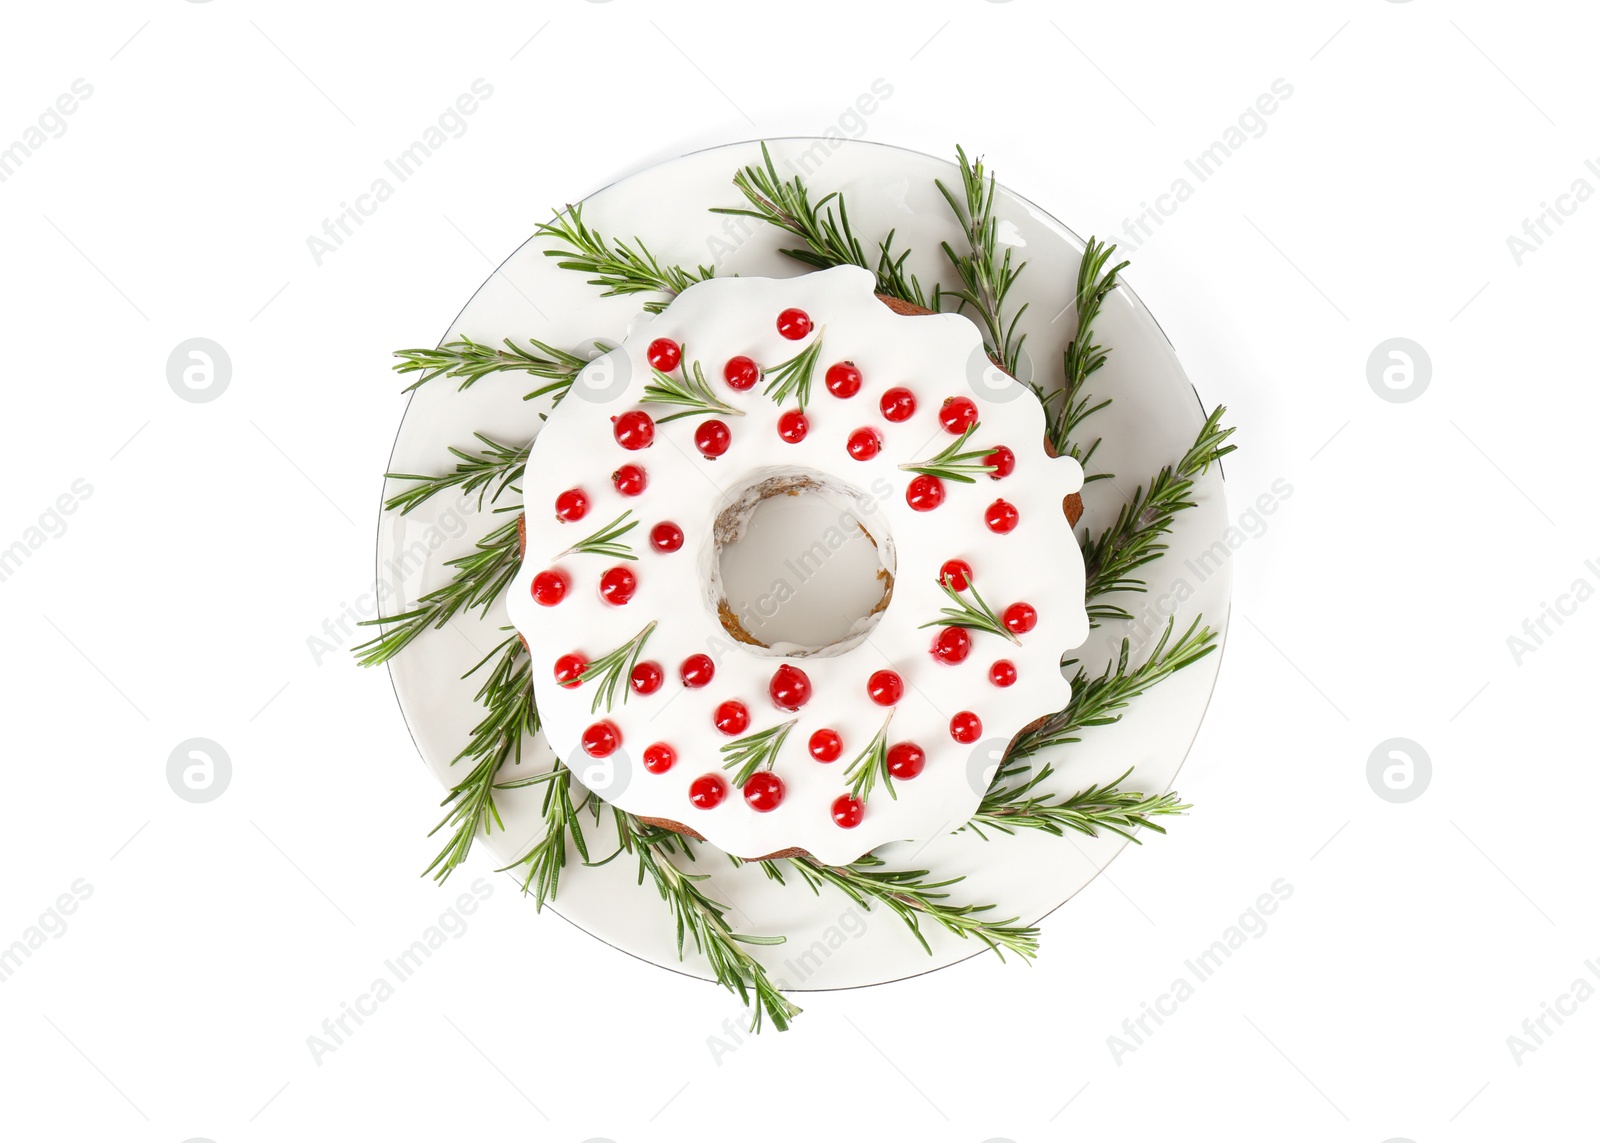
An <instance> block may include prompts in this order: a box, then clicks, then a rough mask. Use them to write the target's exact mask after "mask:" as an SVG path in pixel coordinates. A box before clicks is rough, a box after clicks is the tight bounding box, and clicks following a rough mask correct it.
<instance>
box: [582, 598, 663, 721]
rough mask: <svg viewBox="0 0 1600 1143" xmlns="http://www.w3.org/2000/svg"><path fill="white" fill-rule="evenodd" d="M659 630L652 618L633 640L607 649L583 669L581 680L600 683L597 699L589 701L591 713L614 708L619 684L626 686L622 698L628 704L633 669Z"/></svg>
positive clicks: (595, 693) (596, 689)
mask: <svg viewBox="0 0 1600 1143" xmlns="http://www.w3.org/2000/svg"><path fill="white" fill-rule="evenodd" d="M655 629H656V621H655V620H654V619H652V620H651V621H650V622H649V623H646V624H645V625H644V626H643V627H642V628H640V629H639V633H638V634H637V635H635V636H634V637H633V638H632V639H629V640H628V641H627V642H626V643H624V644H622V646H620V647H617V648H616V649H615V650H612V651H607V652H606V653H605V654H604V655H601V656H600V657H599V658H598V659H596V660H595V661H594V662H592V663H590V664H589V665H588V666H587V667H585V668H584V669H583V672H582V673H581V674H580V675H579V676H578V682H579V683H588V682H593V681H595V680H599V683H600V685H599V686H597V687H596V688H595V691H594V701H593V702H592V703H590V704H589V713H590V714H594V713H596V712H597V711H599V709H600V707H601V706H602V705H603V706H604V707H605V708H606V709H607V710H610V709H611V708H612V707H613V706H614V705H615V704H616V696H617V688H618V687H621V688H622V701H623V702H624V703H626V702H627V701H628V696H629V695H630V694H632V693H633V688H632V687H631V686H630V685H629V680H630V679H631V677H632V675H633V668H634V667H636V666H638V665H639V656H640V655H642V654H644V645H645V642H646V641H647V640H648V639H649V638H650V633H651V632H652V631H654V630H655Z"/></svg>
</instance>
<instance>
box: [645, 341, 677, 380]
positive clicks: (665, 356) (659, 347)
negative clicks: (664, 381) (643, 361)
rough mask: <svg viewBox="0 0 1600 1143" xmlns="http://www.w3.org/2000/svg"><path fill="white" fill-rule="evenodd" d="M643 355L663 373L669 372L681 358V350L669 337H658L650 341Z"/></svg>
mask: <svg viewBox="0 0 1600 1143" xmlns="http://www.w3.org/2000/svg"><path fill="white" fill-rule="evenodd" d="M644 355H645V356H646V357H648V358H649V359H650V364H651V365H652V366H654V367H655V368H657V369H659V370H661V372H663V373H671V372H672V371H673V370H674V369H676V368H677V367H678V362H679V361H681V360H682V359H683V350H681V349H679V348H678V343H677V342H675V341H673V340H672V339H671V338H670V337H658V338H656V339H655V340H654V341H652V342H651V343H650V348H648V349H646V350H645V354H644Z"/></svg>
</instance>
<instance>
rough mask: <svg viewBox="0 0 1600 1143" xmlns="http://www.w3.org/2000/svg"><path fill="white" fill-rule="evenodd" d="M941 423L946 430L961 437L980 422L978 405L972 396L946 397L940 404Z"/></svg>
mask: <svg viewBox="0 0 1600 1143" xmlns="http://www.w3.org/2000/svg"><path fill="white" fill-rule="evenodd" d="M939 423H940V424H941V425H943V426H944V431H945V432H947V433H949V434H950V435H951V436H955V437H959V436H960V435H961V434H962V433H964V432H966V431H967V430H968V429H970V428H971V427H972V426H973V425H975V424H977V423H978V406H977V405H976V404H975V403H974V402H973V400H972V398H971V397H946V398H945V399H944V404H942V405H940V406H939Z"/></svg>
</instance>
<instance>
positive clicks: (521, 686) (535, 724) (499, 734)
mask: <svg viewBox="0 0 1600 1143" xmlns="http://www.w3.org/2000/svg"><path fill="white" fill-rule="evenodd" d="M490 660H494V668H493V669H492V670H491V671H490V672H489V674H488V677H487V678H485V679H484V682H483V685H482V686H481V687H479V688H478V693H477V695H476V696H475V698H476V700H477V702H479V703H480V704H482V706H483V707H484V708H485V710H486V712H487V713H486V714H485V715H484V717H483V720H482V721H480V722H479V723H478V725H477V726H475V727H473V729H472V735H471V737H470V738H469V739H468V740H467V745H466V746H464V747H463V748H462V750H461V753H460V754H458V755H456V756H455V758H454V759H452V760H451V763H450V764H451V765H452V766H454V765H455V764H456V763H457V762H462V761H471V762H472V763H473V766H472V769H471V770H470V771H468V773H467V776H466V777H465V778H463V779H462V780H461V781H460V782H458V783H456V784H455V785H454V786H452V787H451V788H450V792H449V793H448V794H446V795H445V798H444V801H443V802H441V803H440V805H443V806H445V807H447V812H446V813H445V816H444V817H443V818H442V819H441V820H440V821H439V824H438V825H436V826H434V827H433V829H431V830H429V831H428V836H429V837H432V836H433V835H434V834H436V833H438V832H439V831H440V830H442V829H448V830H449V831H450V832H449V836H448V839H447V840H446V842H445V845H444V848H443V849H441V850H440V851H439V854H438V856H436V857H435V858H434V859H433V861H432V862H431V863H430V864H429V865H428V868H427V869H425V870H423V875H424V876H426V875H428V874H430V873H431V874H433V879H434V880H435V881H444V880H445V879H446V878H448V877H449V876H450V874H451V872H453V871H454V870H455V868H456V867H457V866H459V865H460V864H461V863H462V862H463V861H465V860H466V858H467V854H468V852H470V851H471V849H472V843H473V841H474V840H475V839H476V838H477V836H478V834H479V833H488V832H490V831H491V830H492V829H493V828H494V827H495V826H499V827H500V828H502V829H504V828H505V826H504V823H503V822H501V820H500V812H499V810H498V809H497V808H496V807H495V802H494V791H495V788H496V787H495V775H496V774H497V773H498V772H499V770H500V768H501V767H502V766H503V765H505V763H506V762H507V761H508V760H509V761H511V762H512V763H513V764H520V763H521V762H522V741H523V738H524V737H526V736H531V735H533V734H537V733H538V731H539V712H538V710H537V709H536V708H535V707H534V705H533V679H532V667H531V665H530V663H529V661H528V652H527V649H526V648H525V647H524V646H523V645H522V640H521V639H519V638H518V637H517V636H516V635H514V634H513V635H512V636H511V637H510V638H508V639H506V640H505V641H504V642H503V643H501V644H500V645H499V646H497V647H496V648H495V649H494V650H493V651H490V652H489V654H488V655H487V656H485V657H484V658H483V659H482V660H481V661H480V662H479V663H478V664H477V665H476V666H474V667H473V668H472V669H471V670H469V671H468V672H467V673H466V674H465V675H463V676H462V678H467V677H468V676H470V675H473V674H475V673H476V672H477V671H478V670H480V669H481V668H482V667H483V666H484V664H485V663H488V662H489V661H490Z"/></svg>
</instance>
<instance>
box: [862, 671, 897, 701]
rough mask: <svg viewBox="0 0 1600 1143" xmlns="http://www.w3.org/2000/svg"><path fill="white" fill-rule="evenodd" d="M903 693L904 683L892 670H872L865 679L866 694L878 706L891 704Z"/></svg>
mask: <svg viewBox="0 0 1600 1143" xmlns="http://www.w3.org/2000/svg"><path fill="white" fill-rule="evenodd" d="M905 693H906V685H905V683H904V682H902V681H901V679H900V676H899V675H897V674H895V673H894V672H893V671H873V672H872V677H871V678H870V679H868V680H867V696H868V697H869V698H871V699H872V701H873V702H875V703H877V704H878V705H879V706H893V705H894V704H895V703H897V702H899V701H900V697H901V696H902V695H904V694H905Z"/></svg>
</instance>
